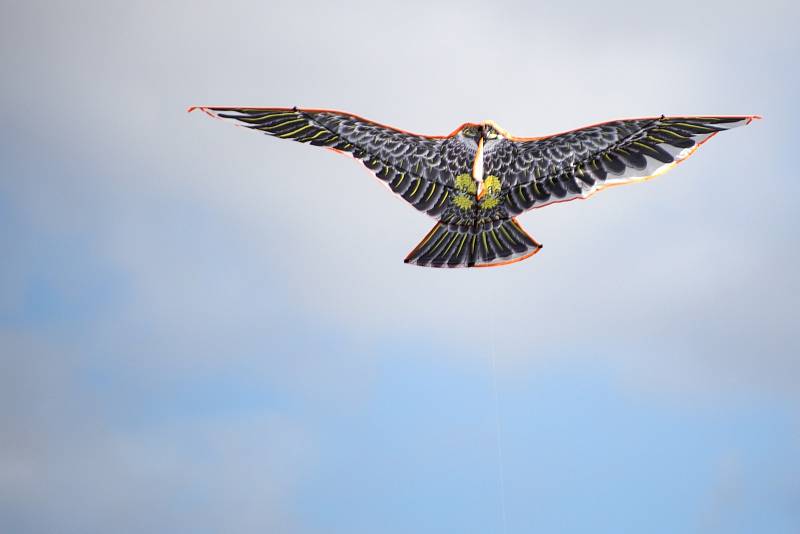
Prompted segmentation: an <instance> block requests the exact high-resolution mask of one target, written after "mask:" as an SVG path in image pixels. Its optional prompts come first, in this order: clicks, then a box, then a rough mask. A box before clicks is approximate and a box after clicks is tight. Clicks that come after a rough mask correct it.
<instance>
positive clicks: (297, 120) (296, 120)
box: [258, 119, 305, 130]
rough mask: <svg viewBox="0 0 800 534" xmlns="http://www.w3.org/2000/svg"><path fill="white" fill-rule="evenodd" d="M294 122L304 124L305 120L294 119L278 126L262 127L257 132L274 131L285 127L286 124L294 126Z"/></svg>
mask: <svg viewBox="0 0 800 534" xmlns="http://www.w3.org/2000/svg"><path fill="white" fill-rule="evenodd" d="M296 122H305V119H294V120H291V121H286V122H282V123H280V124H274V125H272V126H263V127H261V128H258V129H259V130H274V129H275V128H280V127H281V126H286V125H287V124H294V123H296Z"/></svg>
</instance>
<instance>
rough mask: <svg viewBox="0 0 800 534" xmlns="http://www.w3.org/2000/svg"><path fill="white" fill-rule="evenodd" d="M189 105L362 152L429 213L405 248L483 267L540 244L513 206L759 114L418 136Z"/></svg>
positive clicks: (679, 152)
mask: <svg viewBox="0 0 800 534" xmlns="http://www.w3.org/2000/svg"><path fill="white" fill-rule="evenodd" d="M194 109H200V110H202V111H204V112H206V113H208V114H209V115H211V116H214V117H219V118H223V119H231V120H234V121H238V122H239V123H241V124H243V125H245V126H247V127H248V128H251V129H253V130H257V131H260V132H264V133H266V134H269V135H272V136H274V137H279V138H282V139H293V140H295V141H299V142H301V143H309V144H311V145H317V146H323V147H327V148H330V149H333V150H335V151H337V152H346V153H349V154H351V155H352V156H353V157H354V158H356V159H359V160H361V162H362V163H363V164H364V165H366V167H367V168H368V169H369V170H370V171H372V173H373V174H375V176H377V177H378V178H379V179H380V180H381V181H382V182H383V183H384V184H386V185H387V186H388V187H389V189H391V190H392V192H394V193H395V194H397V195H399V196H400V197H402V198H403V199H404V200H406V201H407V202H408V203H409V204H411V205H412V206H414V207H415V208H416V209H418V210H419V211H422V212H425V213H427V214H428V215H430V216H431V217H433V218H434V219H436V220H437V221H438V222H437V223H436V225H435V226H434V227H433V229H432V230H431V231H430V232H429V233H428V235H426V236H425V238H424V239H423V240H422V241H421V242H420V243H419V244H418V245H417V246H416V247H415V248H414V250H412V251H411V253H410V254H409V255H408V257H407V258H406V259H405V261H406V263H413V264H415V265H421V266H428V267H493V266H498V265H505V264H508V263H513V262H516V261H520V260H524V259H525V258H529V257H530V256H533V255H534V254H536V252H538V251H539V249H541V248H542V246H541V245H540V244H539V243H537V242H536V241H535V240H534V239H533V238H532V237H531V236H529V235H528V234H527V232H525V230H523V229H522V227H521V226H520V225H519V223H518V222H517V221H516V219H515V217H516V216H517V215H519V214H520V213H522V212H524V211H527V210H530V209H534V208H541V207H544V206H548V205H550V204H554V203H556V202H566V201H568V200H574V199H577V198H588V197H590V196H591V195H593V194H594V193H596V192H597V191H600V190H602V189H605V188H607V187H611V186H614V185H621V184H626V183H631V182H638V181H643V180H647V179H649V178H653V177H655V176H657V175H659V174H662V173H664V172H666V171H668V170H669V169H671V168H672V167H674V166H675V165H677V164H678V163H680V162H681V161H683V160H684V159H686V158H688V157H689V156H690V155H692V154H693V153H694V151H695V150H697V148H698V147H699V146H700V145H702V144H703V143H704V142H705V141H707V140H708V139H710V138H711V137H713V136H714V135H715V134H716V133H717V132H720V131H722V130H728V129H731V128H735V127H737V126H741V125H745V124H749V123H750V122H751V121H752V120H753V119H757V118H760V117H758V116H756V115H747V116H727V117H722V116H717V117H707V116H686V117H664V116H661V117H650V118H640V119H625V120H616V121H611V122H604V123H601V124H596V125H593V126H587V127H585V128H580V129H578V130H572V131H570V132H566V133H561V134H556V135H550V136H546V137H530V138H522V137H514V136H512V135H510V134H509V133H508V132H506V131H505V130H503V129H502V128H500V127H499V126H498V125H497V124H495V123H494V122H492V121H484V122H482V123H477V124H476V123H466V124H463V125H461V126H459V127H458V128H456V130H455V131H453V132H452V133H451V134H449V135H442V136H428V135H418V134H413V133H410V132H406V131H403V130H399V129H397V128H393V127H390V126H384V125H382V124H378V123H376V122H373V121H370V120H367V119H363V118H361V117H358V116H356V115H352V114H350V113H343V112H339V111H332V110H320V109H299V108H296V107H295V108H246V107H191V108H189V111H192V110H194Z"/></svg>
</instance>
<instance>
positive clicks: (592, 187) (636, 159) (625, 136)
mask: <svg viewBox="0 0 800 534" xmlns="http://www.w3.org/2000/svg"><path fill="white" fill-rule="evenodd" d="M754 118H758V117H757V116H754V115H750V116H739V117H652V118H646V119H627V120H619V121H612V122H606V123H603V124H598V125H595V126H589V127H586V128H581V129H578V130H574V131H571V132H567V133H563V134H558V135H553V136H549V137H544V138H539V139H518V138H513V137H512V138H509V139H504V140H502V141H501V142H500V143H498V145H496V146H495V147H494V148H493V150H492V152H490V153H487V154H486V156H485V163H484V171H485V173H486V174H487V175H495V176H498V177H499V179H500V181H501V183H502V185H503V191H504V193H505V197H504V198H505V202H504V206H505V208H506V209H507V210H508V213H509V214H510V215H512V216H513V215H517V214H519V213H522V212H523V211H526V210H529V209H534V208H541V207H544V206H547V205H549V204H552V203H554V202H565V201H568V200H574V199H576V198H587V197H589V196H591V195H592V194H594V193H595V192H597V191H600V190H602V189H605V188H607V187H610V186H613V185H621V184H626V183H631V182H637V181H642V180H647V179H649V178H653V177H655V176H658V175H659V174H662V173H664V172H666V171H668V170H669V169H671V168H672V167H674V166H675V165H677V164H678V163H680V162H681V161H683V160H684V159H686V158H688V157H689V156H691V155H692V154H693V153H694V151H695V150H696V149H697V148H698V147H699V146H700V145H701V144H703V143H704V142H705V141H707V140H708V139H709V138H711V137H712V136H714V135H715V134H716V133H717V132H721V131H723V130H729V129H731V128H735V127H737V126H742V125H744V124H749V123H750V122H751V121H752V120H753V119H754Z"/></svg>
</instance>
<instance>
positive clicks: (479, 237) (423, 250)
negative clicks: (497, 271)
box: [405, 219, 542, 267]
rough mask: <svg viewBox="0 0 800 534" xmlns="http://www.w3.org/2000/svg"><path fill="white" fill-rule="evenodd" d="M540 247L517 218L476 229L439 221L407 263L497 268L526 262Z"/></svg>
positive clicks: (430, 265)
mask: <svg viewBox="0 0 800 534" xmlns="http://www.w3.org/2000/svg"><path fill="white" fill-rule="evenodd" d="M540 248H542V245H540V244H539V243H537V242H536V241H535V240H534V239H533V238H532V237H531V236H529V235H528V233H527V232H525V230H523V229H522V227H521V226H520V225H519V223H518V222H517V221H516V220H515V219H506V220H502V221H491V222H488V223H484V224H480V225H477V226H466V225H456V224H447V223H441V222H440V223H437V224H436V226H434V227H433V229H432V230H431V231H430V232H428V235H426V236H425V239H423V240H422V241H421V242H420V243H419V245H417V246H416V247H415V248H414V250H412V251H411V253H410V254H409V255H408V257H406V260H405V262H406V263H413V264H414V265H420V266H423V267H495V266H498V265H505V264H507V263H513V262H515V261H520V260H524V259H525V258H528V257H530V256H533V255H534V254H536V253H537V252H538V251H539V249H540Z"/></svg>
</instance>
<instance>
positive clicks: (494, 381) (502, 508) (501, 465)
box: [491, 340, 508, 534]
mask: <svg viewBox="0 0 800 534" xmlns="http://www.w3.org/2000/svg"><path fill="white" fill-rule="evenodd" d="M495 360H496V358H495V349H494V340H492V350H491V364H492V390H493V391H494V429H495V442H496V443H497V463H498V467H499V471H500V476H499V477H498V478H499V485H500V511H501V514H502V518H503V534H507V532H508V520H507V518H506V480H505V479H506V474H505V466H504V462H503V443H502V439H501V430H502V429H501V424H500V394H499V393H498V389H497V363H496V361H495Z"/></svg>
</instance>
